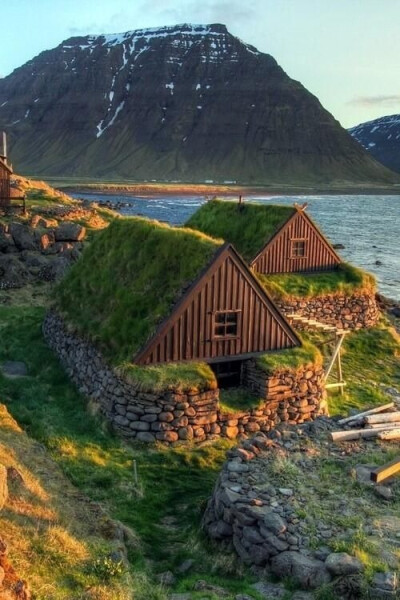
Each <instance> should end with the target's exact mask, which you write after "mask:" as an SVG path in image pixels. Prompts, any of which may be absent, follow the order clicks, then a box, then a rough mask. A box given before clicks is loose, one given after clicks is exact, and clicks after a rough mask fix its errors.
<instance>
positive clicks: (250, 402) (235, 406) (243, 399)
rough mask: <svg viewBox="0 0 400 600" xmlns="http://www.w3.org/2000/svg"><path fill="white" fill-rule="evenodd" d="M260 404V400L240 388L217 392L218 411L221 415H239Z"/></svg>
mask: <svg viewBox="0 0 400 600" xmlns="http://www.w3.org/2000/svg"><path fill="white" fill-rule="evenodd" d="M262 402H264V401H263V399H262V398H259V396H256V395H255V394H253V393H252V392H250V391H249V390H246V389H245V388H242V387H238V388H229V389H226V390H224V389H221V390H220V391H219V409H220V411H221V412H223V413H241V412H243V411H248V410H251V409H252V408H257V406H259V405H260V404H261V403H262Z"/></svg>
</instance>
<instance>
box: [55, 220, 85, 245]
mask: <svg viewBox="0 0 400 600" xmlns="http://www.w3.org/2000/svg"><path fill="white" fill-rule="evenodd" d="M54 235H55V239H56V242H80V241H81V240H84V239H85V237H86V229H85V227H82V225H79V224H78V223H69V222H67V221H66V222H65V223H60V225H59V226H58V227H57V228H56V229H55V230H54Z"/></svg>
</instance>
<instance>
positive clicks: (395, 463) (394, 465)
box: [371, 457, 400, 483]
mask: <svg viewBox="0 0 400 600" xmlns="http://www.w3.org/2000/svg"><path fill="white" fill-rule="evenodd" d="M399 471H400V458H399V457H398V458H395V459H394V460H392V461H391V462H389V463H386V465H383V467H379V468H378V469H374V470H373V471H372V472H371V481H374V482H375V483H379V482H380V481H384V480H385V479H387V478H388V477H391V476H392V475H395V474H396V473H398V472H399Z"/></svg>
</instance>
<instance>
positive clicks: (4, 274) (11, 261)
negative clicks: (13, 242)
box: [0, 254, 30, 288]
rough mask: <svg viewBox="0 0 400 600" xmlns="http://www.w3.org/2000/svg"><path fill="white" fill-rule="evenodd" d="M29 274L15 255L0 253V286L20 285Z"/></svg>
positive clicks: (13, 286)
mask: <svg viewBox="0 0 400 600" xmlns="http://www.w3.org/2000/svg"><path fill="white" fill-rule="evenodd" d="M29 278H30V274H29V272H28V270H27V269H26V267H25V266H24V265H23V264H22V262H21V261H20V260H19V259H18V257H17V256H15V255H13V254H0V288H19V287H22V286H23V285H24V284H25V283H26V282H27V280H28V279H29Z"/></svg>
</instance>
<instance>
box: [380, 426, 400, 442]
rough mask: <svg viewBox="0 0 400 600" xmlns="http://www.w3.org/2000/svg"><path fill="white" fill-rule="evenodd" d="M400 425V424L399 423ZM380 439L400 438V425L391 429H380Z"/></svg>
mask: <svg viewBox="0 0 400 600" xmlns="http://www.w3.org/2000/svg"><path fill="white" fill-rule="evenodd" d="M399 425H400V424H399ZM378 432H379V433H378V439H379V440H400V427H399V426H397V427H393V428H391V429H385V430H382V429H378Z"/></svg>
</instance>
